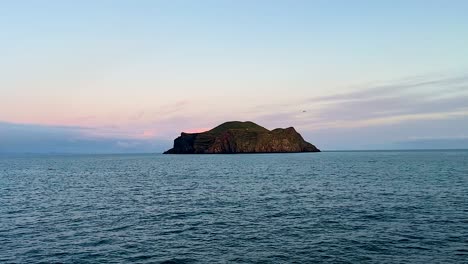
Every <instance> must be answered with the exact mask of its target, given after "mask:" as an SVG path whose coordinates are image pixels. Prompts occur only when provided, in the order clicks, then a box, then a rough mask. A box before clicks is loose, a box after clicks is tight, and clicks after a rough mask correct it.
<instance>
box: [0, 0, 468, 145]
mask: <svg viewBox="0 0 468 264" xmlns="http://www.w3.org/2000/svg"><path fill="white" fill-rule="evenodd" d="M467 14H468V1H464V0H463V1H456V0H451V1H445V0H439V1H430V0H425V1H418V0H411V1H408V0H404V1H358V0H356V1H354V0H353V1H332V0H326V1H299V0H294V1H287V0H284V1H273V0H270V1H262V0H256V1H252V0H249V1H247V0H245V1H244V0H235V1H234V0H231V1H228V0H225V1H215V0H213V1H189V0H187V1H178V0H171V1H142V0H139V1H116V0H113V1H110V0H109V1H106V0H102V1H85V0H80V1H66V0H57V1H52V0H44V1H33V0H31V1H22V0H17V1H2V2H1V3H0V152H90V153H100V152H104V153H109V152H160V151H163V150H164V149H166V148H169V147H170V145H171V144H172V139H173V138H174V137H176V136H177V135H178V134H179V133H180V132H181V131H186V132H195V131H203V130H207V129H209V128H212V127H214V126H216V125H217V124H219V123H221V122H223V121H229V120H251V121H254V122H257V123H259V124H261V125H263V126H265V127H267V128H271V129H272V128H276V127H288V126H294V127H296V129H297V130H298V131H299V132H300V133H302V134H303V136H304V138H305V139H307V140H309V141H311V142H312V143H314V144H315V145H317V146H318V147H319V148H321V149H324V150H336V149H398V148H404V149H405V148H468V15H467Z"/></svg>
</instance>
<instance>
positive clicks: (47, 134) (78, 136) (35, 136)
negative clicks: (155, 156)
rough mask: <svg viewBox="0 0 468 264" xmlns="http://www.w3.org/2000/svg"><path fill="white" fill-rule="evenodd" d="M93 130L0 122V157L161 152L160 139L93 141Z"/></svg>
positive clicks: (162, 142)
mask: <svg viewBox="0 0 468 264" xmlns="http://www.w3.org/2000/svg"><path fill="white" fill-rule="evenodd" d="M93 131H95V128H88V127H67V126H44V125H32V124H14V123H5V122H0V153H141V152H161V151H163V150H165V149H167V148H168V147H169V146H170V144H171V142H170V141H167V140H161V139H154V138H151V139H133V138H128V137H120V138H119V137H110V138H109V137H95V136H89V133H92V132H93Z"/></svg>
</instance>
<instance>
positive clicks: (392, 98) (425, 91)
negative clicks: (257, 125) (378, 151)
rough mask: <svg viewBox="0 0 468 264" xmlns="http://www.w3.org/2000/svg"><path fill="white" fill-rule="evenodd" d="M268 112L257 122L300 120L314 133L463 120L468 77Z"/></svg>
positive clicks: (375, 88) (379, 88) (370, 89)
mask: <svg viewBox="0 0 468 264" xmlns="http://www.w3.org/2000/svg"><path fill="white" fill-rule="evenodd" d="M304 110H306V111H305V112H304ZM266 111H269V112H270V113H267V114H264V115H259V116H258V117H257V118H258V119H259V120H264V121H266V122H272V121H274V120H280V122H284V121H283V120H294V121H295V123H296V124H297V125H298V126H300V127H303V128H307V129H312V130H317V129H328V128H331V127H335V128H350V127H366V126H373V125H387V124H395V123H401V122H407V121H415V120H439V119H451V118H458V117H463V116H466V115H468V75H463V76H456V77H439V78H437V77H430V76H424V77H418V78H413V79H407V80H404V81H398V82H393V83H386V84H381V85H378V84H377V85H369V86H364V87H360V88H358V89H356V90H355V91H353V92H348V93H337V94H333V95H328V96H322V97H313V98H309V99H306V100H303V101H299V102H290V103H289V104H282V105H279V106H278V105H274V106H269V107H267V108H266V109H264V110H263V112H266ZM274 111H275V112H276V113H274V114H271V112H274Z"/></svg>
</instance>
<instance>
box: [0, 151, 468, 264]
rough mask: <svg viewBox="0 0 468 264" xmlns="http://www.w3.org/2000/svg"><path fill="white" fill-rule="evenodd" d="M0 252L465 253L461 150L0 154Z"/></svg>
mask: <svg viewBox="0 0 468 264" xmlns="http://www.w3.org/2000/svg"><path fill="white" fill-rule="evenodd" d="M0 262H2V263H41V262H42V263H468V151H414V152H412V151H403V152H397V151H391V152H323V153H303V154H258V155H257V154H249V155H180V156H179V155H159V154H156V155H62V156H60V155H45V156H11V157H9V156H1V157H0Z"/></svg>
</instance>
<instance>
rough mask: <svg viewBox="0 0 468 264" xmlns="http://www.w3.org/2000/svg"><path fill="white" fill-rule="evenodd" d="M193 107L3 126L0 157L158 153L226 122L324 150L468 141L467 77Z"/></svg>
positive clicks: (184, 104) (182, 103)
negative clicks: (290, 129) (286, 132)
mask: <svg viewBox="0 0 468 264" xmlns="http://www.w3.org/2000/svg"><path fill="white" fill-rule="evenodd" d="M194 105H195V103H194V102H192V101H189V100H178V101H174V102H168V103H166V104H165V105H161V106H156V107H154V108H153V109H148V108H143V107H142V108H140V109H139V110H136V111H134V112H133V114H132V113H129V114H128V115H126V118H122V119H116V120H115V122H114V123H115V124H112V125H101V126H99V125H94V126H93V125H91V126H85V125H83V126H79V125H78V126H53V125H31V124H29V125H28V124H15V123H5V122H4V123H0V152H80V153H81V152H91V153H110V152H161V151H163V150H165V149H166V148H169V147H170V145H171V144H172V139H173V138H174V137H176V136H178V134H179V133H180V132H181V131H205V130H208V129H209V128H210V127H213V126H215V125H217V124H218V123H219V122H224V121H228V120H231V119H232V120H252V121H255V122H258V123H260V124H262V125H265V126H266V127H268V128H275V127H284V126H295V127H296V128H297V129H298V130H299V131H300V132H301V133H302V134H303V135H304V136H305V138H306V139H308V140H310V141H312V142H313V143H315V144H317V145H318V146H319V147H321V148H322V149H325V150H326V149H375V148H411V147H414V148H416V147H418V146H419V147H422V146H424V148H431V144H432V143H433V144H432V145H433V146H437V147H441V148H444V146H446V147H447V148H451V147H454V146H456V145H457V144H456V143H454V142H458V143H459V144H458V145H459V146H461V147H468V145H466V144H465V143H466V140H460V138H463V137H466V136H468V75H458V76H418V77H413V78H407V79H404V80H398V81H389V82H386V83H377V84H367V85H362V86H358V87H354V88H353V90H352V91H349V92H342V93H332V94H329V95H326V96H316V97H310V98H304V99H301V100H293V99H290V98H287V97H286V98H284V100H282V101H280V103H278V104H271V105H264V104H260V105H256V106H252V107H251V108H246V109H245V110H243V111H227V109H228V108H229V106H230V104H229V103H227V104H226V105H224V106H220V108H219V109H218V108H216V109H213V110H211V111H194V110H193V109H192V108H193V107H194ZM251 105H252V104H251ZM207 109H208V108H207ZM415 137H418V138H421V137H423V138H426V140H425V141H422V140H421V139H418V140H415ZM427 138H438V139H440V138H444V140H427ZM447 138H448V139H450V140H448V139H447ZM452 139H453V140H452ZM454 139H457V140H454ZM431 142H432V143H431ZM444 144H445V145H444ZM464 144H465V145H464Z"/></svg>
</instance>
